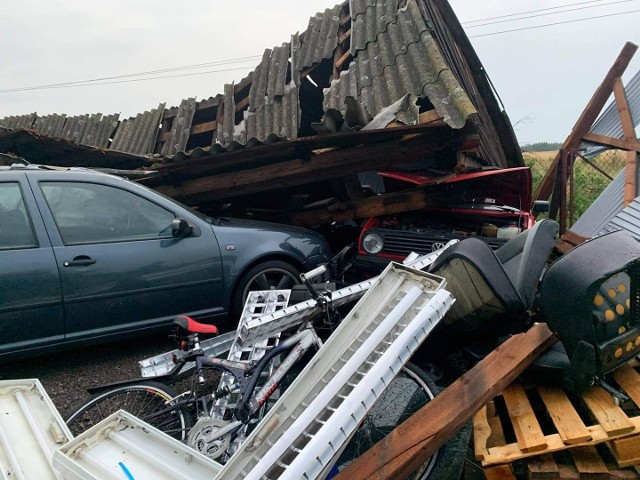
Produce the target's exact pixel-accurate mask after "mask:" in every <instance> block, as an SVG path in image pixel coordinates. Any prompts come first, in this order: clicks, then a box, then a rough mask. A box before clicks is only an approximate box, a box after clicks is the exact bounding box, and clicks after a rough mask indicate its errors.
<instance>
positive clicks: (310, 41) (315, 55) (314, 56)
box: [295, 5, 342, 72]
mask: <svg viewBox="0 0 640 480" xmlns="http://www.w3.org/2000/svg"><path fill="white" fill-rule="evenodd" d="M340 10H342V5H336V6H335V7H333V8H327V9H326V10H325V11H324V12H323V13H316V15H315V16H314V17H311V18H310V19H309V26H308V27H307V30H306V31H305V32H304V34H303V35H302V38H301V45H300V50H299V52H298V57H297V61H296V63H295V68H296V70H298V71H299V72H301V71H303V70H306V69H307V68H309V67H312V66H313V65H315V64H317V63H320V62H321V61H322V60H324V59H325V58H331V57H332V56H333V51H334V49H335V48H336V46H337V45H338V27H339V26H340Z"/></svg>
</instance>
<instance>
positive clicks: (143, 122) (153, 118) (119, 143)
mask: <svg viewBox="0 0 640 480" xmlns="http://www.w3.org/2000/svg"><path fill="white" fill-rule="evenodd" d="M163 112H164V103H161V104H160V105H158V108H154V109H153V110H150V111H148V112H144V113H139V114H138V115H136V117H135V118H129V119H127V120H123V121H122V122H120V126H119V127H118V131H117V132H116V134H115V136H114V138H113V142H112V144H111V149H112V150H118V151H120V152H126V153H132V154H134V155H145V154H147V153H153V147H154V146H155V142H156V138H157V137H158V132H159V126H160V119H161V118H162V113H163Z"/></svg>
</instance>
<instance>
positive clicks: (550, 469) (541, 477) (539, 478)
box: [527, 454, 561, 480]
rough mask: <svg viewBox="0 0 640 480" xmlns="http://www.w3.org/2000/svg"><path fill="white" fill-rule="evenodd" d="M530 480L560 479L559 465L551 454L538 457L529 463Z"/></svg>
mask: <svg viewBox="0 0 640 480" xmlns="http://www.w3.org/2000/svg"><path fill="white" fill-rule="evenodd" d="M527 478H528V479H529V480H555V479H557V478H561V477H560V471H559V470H558V464H557V463H556V461H555V460H554V458H553V455H551V454H545V455H538V456H537V457H533V458H532V459H530V460H529V461H527Z"/></svg>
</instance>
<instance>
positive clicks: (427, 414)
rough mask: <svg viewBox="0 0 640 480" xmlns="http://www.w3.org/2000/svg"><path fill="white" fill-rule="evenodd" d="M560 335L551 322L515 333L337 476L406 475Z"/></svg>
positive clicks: (356, 479)
mask: <svg viewBox="0 0 640 480" xmlns="http://www.w3.org/2000/svg"><path fill="white" fill-rule="evenodd" d="M556 341H557V339H556V337H555V336H554V335H553V333H552V332H551V331H550V330H549V328H548V327H547V325H545V324H535V325H534V326H533V327H531V329H530V330H529V331H527V332H526V333H521V334H517V335H514V336H512V337H511V338H509V339H508V340H507V341H506V342H505V343H503V344H502V345H500V346H499V347H498V348H496V349H495V350H494V351H493V352H491V353H490V354H489V355H488V356H487V357H486V358H484V359H483V360H481V361H480V362H479V363H478V364H477V365H475V366H474V367H473V368H472V369H471V370H470V371H468V372H467V373H465V374H464V375H463V376H462V377H460V378H459V379H458V380H456V381H455V382H454V383H453V384H451V385H450V386H449V387H448V388H446V389H445V390H444V391H443V392H442V393H440V395H438V396H437V397H436V398H434V399H433V400H432V401H430V402H429V403H428V404H426V405H425V406H424V407H422V408H421V409H420V410H418V411H417V412H416V413H415V414H414V415H412V416H411V417H410V418H409V419H408V420H407V421H405V422H404V423H402V424H401V425H400V426H399V427H397V428H396V429H395V430H394V431H392V432H391V433H390V434H389V435H387V436H386V437H384V438H383V439H382V440H381V441H380V442H378V443H377V444H376V445H375V446H374V447H373V448H371V449H370V450H368V451H367V452H365V453H364V454H363V455H361V456H360V457H359V458H358V459H356V460H355V461H354V462H353V463H351V464H350V465H349V466H347V467H346V468H345V469H344V470H342V471H341V472H340V473H339V474H338V475H337V476H336V477H335V479H336V480H365V479H367V480H375V479H378V480H382V479H390V478H394V479H395V478H406V476H407V475H409V474H410V473H411V472H413V471H415V470H416V469H417V468H418V467H419V466H420V465H422V464H423V463H424V462H425V461H426V460H427V459H429V458H430V457H431V456H432V455H433V454H434V452H436V451H437V450H438V448H440V447H441V446H442V445H444V444H445V443H446V442H447V441H448V440H449V439H450V438H451V437H452V436H453V435H454V434H455V433H456V432H457V431H458V430H459V429H460V428H462V426H463V425H464V424H465V423H466V422H467V421H468V420H469V419H470V418H471V417H472V416H473V415H474V414H475V413H476V412H477V411H478V410H480V408H482V406H483V405H485V404H486V403H487V402H488V401H489V400H490V399H491V398H493V397H494V396H496V395H497V394H498V393H499V392H500V391H502V390H503V389H504V388H506V386H507V385H509V384H510V383H512V382H513V381H514V380H515V379H516V378H517V377H518V375H520V374H521V373H522V371H523V370H524V369H525V368H526V367H527V366H528V365H530V364H531V363H532V362H533V361H534V360H535V358H537V357H538V355H540V353H542V352H543V351H545V350H546V349H547V348H548V347H549V346H551V345H552V344H553V343H555V342H556ZM502 463H504V462H502Z"/></svg>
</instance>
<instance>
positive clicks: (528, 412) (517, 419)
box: [502, 383, 547, 452]
mask: <svg viewBox="0 0 640 480" xmlns="http://www.w3.org/2000/svg"><path fill="white" fill-rule="evenodd" d="M502 397H503V398H504V401H505V403H506V405H507V410H508V412H509V419H510V420H511V423H512V425H513V431H514V433H515V434H516V439H517V441H518V446H519V447H520V450H522V451H523V452H538V451H540V450H544V449H545V448H546V447H547V442H546V441H545V439H544V433H542V429H541V428H540V423H538V419H537V418H536V414H535V413H534V411H533V407H532V406H531V403H529V399H528V398H527V393H526V392H525V391H524V388H523V387H522V385H520V384H519V383H515V384H512V385H509V386H508V387H507V388H506V389H505V390H504V392H502Z"/></svg>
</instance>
